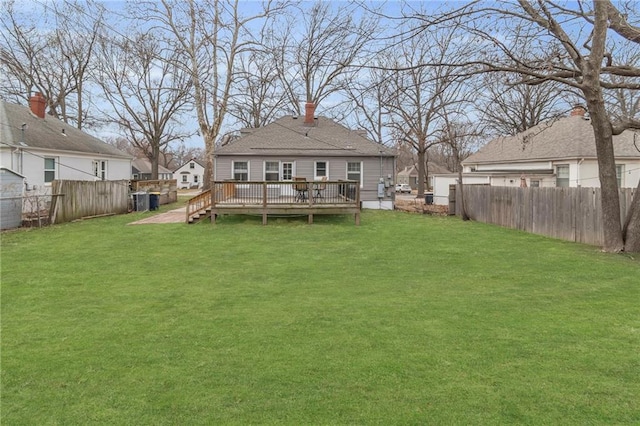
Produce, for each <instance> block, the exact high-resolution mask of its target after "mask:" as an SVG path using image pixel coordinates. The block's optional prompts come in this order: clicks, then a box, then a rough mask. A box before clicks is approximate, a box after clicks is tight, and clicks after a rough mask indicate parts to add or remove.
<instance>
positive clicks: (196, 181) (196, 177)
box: [193, 175, 198, 183]
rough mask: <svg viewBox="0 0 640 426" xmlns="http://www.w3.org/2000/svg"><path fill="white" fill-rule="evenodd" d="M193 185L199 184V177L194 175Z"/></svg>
mask: <svg viewBox="0 0 640 426" xmlns="http://www.w3.org/2000/svg"><path fill="white" fill-rule="evenodd" d="M193 183H198V175H193Z"/></svg>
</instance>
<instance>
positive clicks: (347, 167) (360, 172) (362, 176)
mask: <svg viewBox="0 0 640 426" xmlns="http://www.w3.org/2000/svg"><path fill="white" fill-rule="evenodd" d="M349 164H359V165H360V171H359V172H358V174H359V175H360V179H359V180H360V188H362V186H363V184H364V173H363V168H364V165H363V164H362V161H347V162H346V164H345V166H344V167H345V177H346V178H347V180H350V179H349ZM353 173H355V172H353Z"/></svg>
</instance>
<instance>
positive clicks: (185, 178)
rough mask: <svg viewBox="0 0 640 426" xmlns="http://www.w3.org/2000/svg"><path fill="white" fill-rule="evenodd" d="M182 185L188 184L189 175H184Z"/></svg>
mask: <svg viewBox="0 0 640 426" xmlns="http://www.w3.org/2000/svg"><path fill="white" fill-rule="evenodd" d="M182 183H187V175H182Z"/></svg>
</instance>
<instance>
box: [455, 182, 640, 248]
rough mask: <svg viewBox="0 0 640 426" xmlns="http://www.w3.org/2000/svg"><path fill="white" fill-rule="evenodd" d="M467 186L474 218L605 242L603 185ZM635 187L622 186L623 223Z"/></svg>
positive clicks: (466, 195)
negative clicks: (560, 186) (558, 186)
mask: <svg viewBox="0 0 640 426" xmlns="http://www.w3.org/2000/svg"><path fill="white" fill-rule="evenodd" d="M452 186H453V185H452ZM463 188H464V189H463V190H464V204H465V207H466V211H467V214H468V215H469V217H470V218H471V219H472V220H476V221H478V222H485V223H493V224H496V225H500V226H504V227H508V228H513V229H520V230H522V231H526V232H531V233H534V234H541V235H546V236H549V237H553V238H560V239H563V240H568V241H574V242H578V243H585V244H592V245H602V244H603V243H604V241H603V231H602V230H603V225H602V209H601V206H600V200H601V195H600V188H518V187H505V186H485V185H464V187H463ZM452 189H453V188H452ZM459 191H460V186H459V185H457V186H456V188H455V191H454V192H455V198H454V204H455V213H456V214H457V215H461V209H460V202H459V196H458V194H459ZM634 191H635V190H634V189H632V188H624V189H620V216H621V218H622V223H624V219H625V217H626V215H627V213H628V211H629V208H630V206H631V200H632V198H633V193H634Z"/></svg>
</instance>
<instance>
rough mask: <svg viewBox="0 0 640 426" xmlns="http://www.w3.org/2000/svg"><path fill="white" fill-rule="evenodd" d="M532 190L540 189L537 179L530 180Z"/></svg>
mask: <svg viewBox="0 0 640 426" xmlns="http://www.w3.org/2000/svg"><path fill="white" fill-rule="evenodd" d="M531 187H532V188H540V181H539V180H538V179H531Z"/></svg>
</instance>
